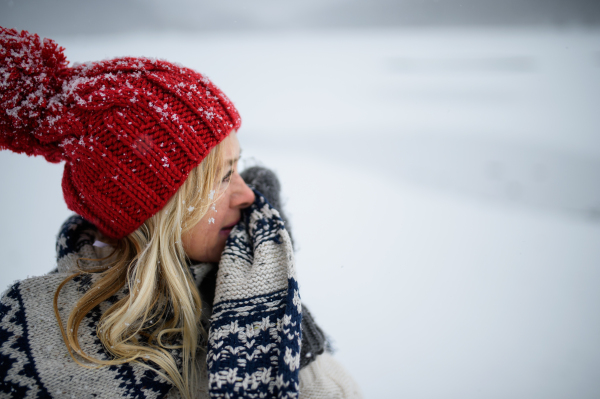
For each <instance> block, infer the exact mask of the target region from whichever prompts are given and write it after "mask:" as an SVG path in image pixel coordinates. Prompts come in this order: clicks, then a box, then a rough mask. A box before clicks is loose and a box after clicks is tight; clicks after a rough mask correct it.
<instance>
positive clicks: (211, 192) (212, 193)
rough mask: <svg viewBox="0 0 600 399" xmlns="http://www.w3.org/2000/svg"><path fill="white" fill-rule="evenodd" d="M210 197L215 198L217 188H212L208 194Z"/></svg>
mask: <svg viewBox="0 0 600 399" xmlns="http://www.w3.org/2000/svg"><path fill="white" fill-rule="evenodd" d="M208 198H209V199H213V198H215V190H210V194H208Z"/></svg>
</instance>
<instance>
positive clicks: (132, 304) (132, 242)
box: [54, 145, 224, 399]
mask: <svg viewBox="0 0 600 399" xmlns="http://www.w3.org/2000/svg"><path fill="white" fill-rule="evenodd" d="M223 166H224V155H223V149H222V146H221V145H217V146H216V147H215V148H214V149H213V150H212V151H211V152H210V153H209V154H208V156H207V157H206V158H205V159H204V160H203V161H202V163H201V164H200V165H199V166H197V167H196V168H195V169H193V170H192V171H191V172H190V174H189V176H188V178H187V179H186V181H185V183H184V184H183V185H182V186H181V187H180V188H179V190H178V191H177V193H176V194H175V195H174V196H173V197H172V198H171V199H170V200H169V202H168V203H167V205H165V206H164V207H163V209H161V210H160V211H159V212H158V213H157V214H156V215H154V216H152V217H151V218H149V219H148V220H147V221H146V222H145V223H144V224H143V225H142V226H141V227H139V228H138V229H137V230H136V231H134V232H133V233H131V234H129V235H128V236H126V237H125V238H123V239H121V240H119V241H118V242H116V243H115V245H114V251H113V253H112V254H111V255H110V256H108V257H107V258H104V259H101V260H102V261H103V267H101V268H99V269H95V270H87V271H83V270H82V271H81V272H79V273H76V274H73V275H71V276H69V277H68V278H66V279H65V280H64V281H63V282H62V283H61V284H60V285H59V287H58V288H57V290H56V293H55V295H54V310H55V314H56V317H57V320H58V324H59V326H60V328H61V332H62V335H63V339H64V341H65V344H66V345H67V349H68V351H69V353H70V354H71V356H72V357H73V359H74V360H75V361H76V362H77V363H79V364H81V365H82V366H84V367H102V366H105V365H116V364H123V363H128V362H137V363H139V364H140V365H142V366H143V367H147V368H150V369H153V370H155V371H156V372H157V373H159V374H160V375H162V376H163V377H164V378H166V379H167V380H168V381H170V382H171V383H172V384H173V385H175V386H176V387H177V388H178V389H179V391H180V392H181V394H182V395H183V397H185V398H188V399H190V398H192V397H193V396H194V394H193V393H194V392H195V391H196V390H197V388H198V381H199V371H198V365H197V364H196V363H197V362H196V353H197V351H198V350H199V349H201V346H199V342H200V341H201V340H202V339H203V338H204V339H205V338H206V332H205V331H204V330H203V329H202V327H201V324H200V317H201V312H202V302H201V299H200V294H199V292H198V289H197V287H196V284H195V282H194V279H193V276H192V275H191V272H190V269H189V266H188V261H189V260H188V258H187V256H186V254H185V251H184V248H183V245H182V240H181V236H182V234H183V233H185V232H186V231H187V230H189V229H191V228H192V227H194V226H195V225H196V224H197V223H198V222H199V221H200V220H201V219H202V217H203V216H204V215H206V214H207V213H208V212H209V210H210V209H211V207H212V205H213V204H214V201H215V200H216V199H217V198H216V196H214V197H213V195H210V193H213V194H214V192H218V191H220V190H219V184H220V183H219V178H218V177H219V174H220V173H221V171H222V170H223V169H222V168H223ZM213 190H214V191H213ZM82 273H99V278H98V279H95V283H94V284H93V285H92V288H91V289H89V290H88V291H87V292H86V293H85V294H84V295H83V296H82V297H81V299H79V301H78V302H77V303H76V304H75V307H74V308H73V310H72V311H71V313H70V314H69V318H68V320H67V323H66V329H65V328H64V327H63V324H62V321H61V319H60V315H59V313H58V305H57V298H58V295H59V293H60V290H61V289H62V288H63V286H64V285H65V284H66V283H67V282H68V281H70V280H71V279H72V278H74V277H76V276H78V275H80V274H82ZM124 286H127V290H126V291H125V292H126V294H125V296H124V297H123V298H122V299H120V300H119V301H118V302H116V303H115V304H113V305H112V306H110V308H109V309H108V310H106V311H105V312H104V313H103V314H102V317H101V319H100V321H99V323H98V325H97V334H98V337H99V338H100V340H101V341H102V343H103V344H104V347H105V348H106V349H107V350H108V351H109V352H110V354H111V355H112V357H113V358H112V359H111V360H102V359H97V358H95V357H93V356H90V355H89V354H86V353H84V352H83V350H82V349H81V346H80V344H79V340H78V337H77V331H78V328H79V325H80V324H81V322H82V320H83V318H84V317H85V316H86V315H87V314H88V313H89V312H90V311H91V310H92V309H93V308H94V307H96V306H97V305H99V304H100V303H102V302H103V301H105V300H107V299H108V298H110V297H111V296H113V295H114V294H116V293H117V292H118V291H119V290H121V289H122V288H123V287H124ZM173 349H178V350H179V353H180V356H181V361H182V367H181V370H182V371H181V372H180V371H179V369H178V367H177V359H176V358H175V357H174V356H173V355H172V353H171V352H172V350H173ZM74 353H76V354H77V355H78V356H79V357H80V358H81V359H85V360H87V361H88V362H91V363H93V364H95V365H94V366H90V365H89V364H85V363H83V362H82V361H81V360H80V359H78V357H77V356H75V354H74ZM155 366H158V368H156V367H155ZM161 370H162V371H161ZM163 371H164V372H163Z"/></svg>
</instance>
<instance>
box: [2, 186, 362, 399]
mask: <svg viewBox="0 0 600 399" xmlns="http://www.w3.org/2000/svg"><path fill="white" fill-rule="evenodd" d="M256 198H257V200H256V202H255V203H254V204H253V205H252V206H251V207H250V208H249V209H248V210H246V211H245V212H244V216H243V218H242V221H241V222H240V224H238V225H237V226H236V227H235V228H234V229H233V231H232V232H231V235H230V238H229V240H228V241H227V244H226V249H225V251H224V252H223V255H222V258H221V262H220V264H219V265H218V266H217V265H211V264H199V265H192V266H190V269H191V271H192V274H193V276H194V278H195V281H196V284H197V285H198V287H199V289H200V292H201V294H202V296H203V302H204V303H205V304H206V309H205V311H206V312H205V314H210V320H209V323H210V329H209V339H208V347H207V348H206V351H199V357H200V367H201V373H200V375H201V381H200V384H199V385H200V392H197V394H196V396H197V397H213V398H219V397H229V398H235V397H257V398H259V397H261V398H264V397H280V398H296V397H300V398H331V397H339V398H342V397H360V393H359V391H358V388H357V387H356V385H355V384H354V382H353V381H352V379H351V378H350V377H349V376H348V374H347V373H346V372H345V371H344V370H343V368H341V366H339V364H337V363H336V362H335V360H334V359H333V357H332V356H331V355H330V354H329V353H328V352H327V351H326V350H325V349H326V346H327V345H326V342H325V339H324V335H323V333H322V331H321V330H320V329H319V328H318V326H317V325H316V324H315V323H314V320H313V319H312V317H311V316H310V314H309V313H308V312H307V310H306V308H304V309H303V307H302V304H301V302H300V297H299V293H298V285H297V282H296V277H295V270H294V263H293V250H292V245H291V241H290V238H289V235H288V234H287V232H286V230H285V228H284V223H283V220H282V219H281V217H280V215H279V213H278V211H277V210H276V209H275V208H273V207H272V206H271V205H270V204H269V202H268V201H267V199H265V197H263V196H262V195H261V194H260V193H258V192H256ZM276 200H277V199H276ZM95 237H96V231H95V228H94V226H92V225H91V224H89V223H88V222H86V221H84V220H83V219H81V218H80V217H78V216H75V217H73V218H71V219H69V220H68V221H67V223H66V224H65V226H64V227H63V229H62V231H61V234H60V235H59V238H58V242H57V250H58V267H57V270H56V271H55V272H53V273H50V274H48V275H46V276H40V277H34V278H30V279H27V280H23V281H21V282H18V283H16V284H15V285H13V286H12V287H11V288H10V289H9V290H8V291H7V292H6V293H5V294H4V295H3V297H2V300H1V301H0V381H1V382H0V397H11V398H13V397H14V398H21V397H32V398H33V397H57V398H59V397H60V398H62V397H75V398H88V397H89V398H117V397H123V398H171V399H173V398H178V397H180V395H179V392H178V391H177V389H176V388H174V387H173V386H172V385H171V384H170V383H169V382H168V381H166V380H165V379H163V378H161V377H160V376H159V375H158V374H157V373H156V372H154V371H152V370H149V369H147V368H144V367H142V366H141V365H140V364H138V363H128V364H123V365H120V366H110V367H101V368H96V369H89V368H84V367H81V366H80V365H78V364H76V363H75V362H74V361H73V359H71V357H70V356H69V355H68V352H67V349H66V347H65V344H64V341H63V339H62V335H61V333H60V330H59V328H58V324H57V321H56V319H55V317H54V314H53V304H52V299H53V296H54V292H55V291H56V288H57V287H58V285H59V284H60V283H61V282H62V281H63V280H64V279H65V278H66V277H67V276H69V275H71V274H72V273H73V272H74V271H75V270H76V268H77V260H78V259H81V258H88V259H99V258H101V257H102V256H104V255H105V254H106V250H107V249H106V248H99V247H95V246H93V243H94V241H95ZM81 263H85V265H84V267H96V266H97V264H96V262H95V261H89V262H80V264H81ZM96 279H97V275H96V274H84V275H81V276H78V277H76V278H74V279H73V280H71V282H69V283H67V284H66V285H65V287H64V288H63V290H62V291H61V293H60V296H59V299H58V309H59V312H60V314H61V318H62V320H63V322H64V320H66V319H67V318H68V314H69V313H70V311H71V310H72V306H73V305H74V304H75V303H76V302H77V300H78V299H79V298H80V297H81V296H82V294H83V293H85V292H87V290H89V289H90V287H91V285H92V284H93V283H94V281H96ZM211 288H212V290H211ZM211 291H212V292H211ZM213 292H214V296H213ZM124 295H126V292H125V291H124V290H121V291H119V292H118V293H117V294H116V295H115V296H113V297H111V298H109V299H108V300H107V301H105V302H103V303H102V304H100V305H99V306H98V307H96V308H94V309H93V310H92V311H91V312H90V313H89V314H88V315H87V316H86V317H85V318H84V320H83V321H82V323H81V327H80V331H79V335H78V336H79V340H80V344H81V347H82V350H83V351H84V352H86V353H88V354H91V355H94V356H96V357H97V358H99V359H109V354H108V353H107V351H106V350H105V348H104V347H103V345H102V343H101V342H100V340H99V339H98V337H97V335H96V331H95V329H96V325H97V323H98V321H99V319H100V316H101V315H102V313H103V312H104V311H106V309H107V308H108V307H109V306H110V305H111V304H112V303H115V301H117V300H119V299H120V298H122V297H123V296H124ZM303 316H304V317H303ZM206 353H207V356H206V357H204V356H205V355H203V354H206ZM173 354H174V355H175V356H176V355H177V353H176V351H174V353H173Z"/></svg>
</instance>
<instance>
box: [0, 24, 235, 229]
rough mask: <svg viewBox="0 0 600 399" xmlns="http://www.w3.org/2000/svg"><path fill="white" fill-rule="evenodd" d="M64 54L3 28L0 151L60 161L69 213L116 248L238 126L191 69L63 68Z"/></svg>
mask: <svg viewBox="0 0 600 399" xmlns="http://www.w3.org/2000/svg"><path fill="white" fill-rule="evenodd" d="M62 51H63V50H62V49H61V48H59V47H58V46H57V45H56V43H54V42H53V41H51V40H47V39H44V40H43V41H41V40H40V38H39V37H38V36H37V35H31V34H29V33H27V32H21V33H18V32H16V31H15V30H9V29H4V28H0V86H1V90H2V91H1V92H0V149H9V150H11V151H15V152H22V153H26V154H28V155H43V156H44V157H45V158H46V159H47V160H48V161H50V162H58V161H65V170H64V174H63V181H62V187H63V194H64V198H65V202H66V203H67V206H68V207H69V209H71V210H73V211H75V212H76V213H78V214H79V215H81V216H83V217H84V219H86V220H88V221H89V222H91V223H93V224H94V225H96V227H98V229H99V230H100V231H101V232H102V233H103V234H105V235H107V236H108V237H112V238H122V237H125V236H126V235H128V234H130V233H132V232H133V231H135V230H136V229H137V228H138V227H139V226H141V225H142V224H143V223H144V222H145V221H146V220H147V219H148V218H149V217H151V216H152V215H154V214H155V213H156V212H158V211H159V210H160V209H162V207H163V206H164V205H165V204H166V203H167V201H168V200H169V199H170V198H171V197H172V196H173V194H175V192H176V191H177V190H178V189H179V187H181V185H182V184H183V183H184V182H185V180H186V178H187V176H188V174H189V172H190V171H191V170H192V169H193V168H195V167H196V166H197V165H198V164H200V162H202V160H203V159H204V158H205V157H206V155H207V154H208V153H209V152H210V151H211V150H212V148H214V146H216V145H217V144H218V143H219V142H221V141H222V140H223V139H224V138H225V137H227V135H229V133H230V132H231V131H233V130H237V129H239V127H240V125H241V119H240V116H239V114H238V112H237V110H236V109H235V107H234V106H233V104H232V103H231V102H230V101H229V99H228V98H227V97H226V96H225V94H223V93H222V92H221V91H220V90H219V89H218V88H217V87H216V86H215V85H214V84H213V83H212V82H211V81H209V80H208V79H207V78H206V77H205V76H203V75H201V74H199V73H198V72H196V71H193V70H191V69H188V68H184V67H181V66H178V65H174V64H172V63H169V62H167V61H161V60H153V59H148V58H131V57H126V58H118V59H113V60H106V61H100V62H95V63H87V64H82V65H78V66H76V67H73V68H68V67H67V61H66V58H65V56H64V54H63V52H62Z"/></svg>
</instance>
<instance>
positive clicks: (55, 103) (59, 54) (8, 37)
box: [0, 27, 68, 162]
mask: <svg viewBox="0 0 600 399" xmlns="http://www.w3.org/2000/svg"><path fill="white" fill-rule="evenodd" d="M67 65H68V62H67V59H66V57H65V55H64V53H63V48H61V47H59V46H58V45H57V44H56V43H55V42H54V41H52V40H50V39H44V40H41V39H40V37H39V36H38V35H33V34H29V33H27V32H25V31H23V32H17V31H16V30H14V29H6V28H2V27H0V89H1V91H0V149H9V150H12V151H14V152H21V153H26V154H27V155H43V156H45V157H46V159H47V160H48V161H50V162H58V161H60V160H61V151H60V149H59V148H58V143H59V140H60V134H55V133H54V134H53V133H52V132H50V131H49V130H48V129H44V130H45V131H43V130H42V129H41V127H44V126H46V127H48V125H50V124H52V122H53V118H56V117H57V116H56V114H57V111H60V110H59V108H61V105H60V101H59V98H58V97H57V96H58V93H59V92H60V90H61V86H62V83H63V75H65V72H66V71H67V68H66V67H67Z"/></svg>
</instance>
